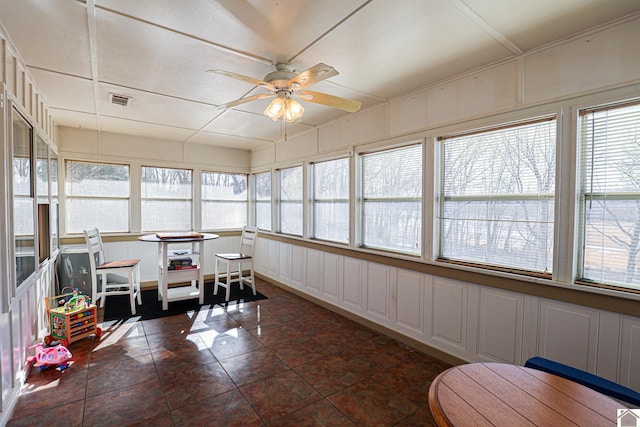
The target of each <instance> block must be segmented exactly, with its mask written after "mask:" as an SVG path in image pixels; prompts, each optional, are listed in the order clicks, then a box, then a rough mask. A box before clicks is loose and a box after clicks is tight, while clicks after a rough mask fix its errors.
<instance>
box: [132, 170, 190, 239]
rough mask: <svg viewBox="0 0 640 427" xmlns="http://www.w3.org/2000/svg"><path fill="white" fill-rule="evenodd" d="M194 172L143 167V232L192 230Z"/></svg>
mask: <svg viewBox="0 0 640 427" xmlns="http://www.w3.org/2000/svg"><path fill="white" fill-rule="evenodd" d="M192 183H193V171H191V170H188V169H172V168H157V167H148V166H143V167H142V231H183V230H191V201H192V197H193V189H192Z"/></svg>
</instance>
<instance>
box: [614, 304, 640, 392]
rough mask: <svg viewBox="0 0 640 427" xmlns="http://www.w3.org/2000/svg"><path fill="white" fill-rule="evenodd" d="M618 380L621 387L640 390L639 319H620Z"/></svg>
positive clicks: (625, 317) (626, 317) (628, 317)
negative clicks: (620, 337) (620, 340)
mask: <svg viewBox="0 0 640 427" xmlns="http://www.w3.org/2000/svg"><path fill="white" fill-rule="evenodd" d="M620 353H621V357H620V365H619V366H620V378H619V380H618V381H619V382H620V383H621V384H622V385H625V386H627V387H630V388H632V389H634V390H640V319H639V318H637V317H630V316H623V317H622V346H621V352H620Z"/></svg>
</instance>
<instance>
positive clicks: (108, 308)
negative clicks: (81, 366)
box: [104, 282, 267, 321]
mask: <svg viewBox="0 0 640 427" xmlns="http://www.w3.org/2000/svg"><path fill="white" fill-rule="evenodd" d="M225 293H226V289H225V288H218V294H217V295H214V294H213V282H206V283H205V285H204V306H202V307H204V309H207V308H208V306H212V305H216V304H219V305H221V306H224V305H225V304H237V303H240V302H249V301H258V300H261V299H266V298H267V297H266V296H264V295H263V294H261V293H260V292H256V295H253V291H252V289H251V287H250V286H248V285H245V286H244V290H240V287H239V286H238V285H237V284H235V285H233V286H232V287H231V296H230V297H229V301H228V302H226V301H225V300H224V296H225ZM200 308H201V306H200V304H199V302H198V298H194V299H189V300H184V301H174V302H170V303H169V309H168V310H166V311H165V310H163V309H162V301H158V291H157V290H156V289H155V288H154V289H148V290H143V291H142V305H137V304H136V315H135V316H132V315H131V306H130V304H129V295H113V296H110V297H107V299H106V301H105V303H104V320H105V321H112V320H126V319H128V318H130V317H134V318H135V319H136V320H149V319H156V318H158V317H166V316H174V315H176V314H183V313H186V312H188V311H194V310H200Z"/></svg>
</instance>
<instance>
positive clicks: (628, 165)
mask: <svg viewBox="0 0 640 427" xmlns="http://www.w3.org/2000/svg"><path fill="white" fill-rule="evenodd" d="M579 133H580V135H579V139H580V213H581V228H582V245H581V246H582V248H581V252H582V253H581V259H582V268H581V272H582V278H583V279H585V280H587V281H592V282H597V283H603V284H614V285H620V286H623V287H627V288H632V289H636V290H640V270H639V268H640V267H638V265H639V264H640V256H639V255H638V254H640V103H637V102H636V103H635V104H625V105H617V106H608V107H602V108H594V109H589V110H584V111H581V112H580V130H579Z"/></svg>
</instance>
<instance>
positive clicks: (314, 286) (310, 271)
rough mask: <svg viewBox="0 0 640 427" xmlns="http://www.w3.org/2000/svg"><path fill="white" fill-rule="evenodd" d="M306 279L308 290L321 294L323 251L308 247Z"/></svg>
mask: <svg viewBox="0 0 640 427" xmlns="http://www.w3.org/2000/svg"><path fill="white" fill-rule="evenodd" d="M306 255H307V256H306V260H307V263H306V267H307V268H306V270H307V274H306V281H305V283H304V284H305V287H306V290H307V292H309V293H311V294H314V295H319V294H321V293H322V291H321V289H320V268H321V262H322V261H321V260H322V252H320V251H317V250H315V249H307V254H306Z"/></svg>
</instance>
